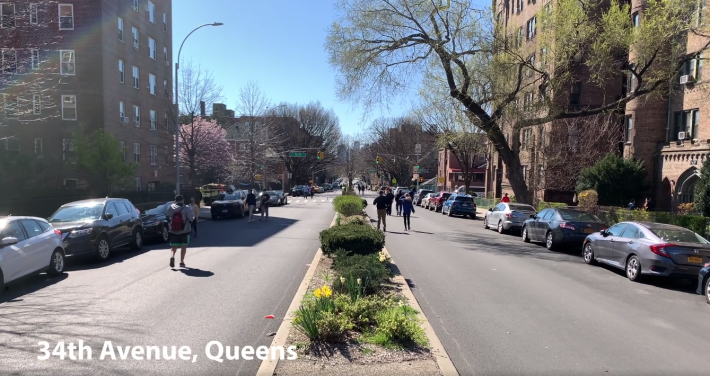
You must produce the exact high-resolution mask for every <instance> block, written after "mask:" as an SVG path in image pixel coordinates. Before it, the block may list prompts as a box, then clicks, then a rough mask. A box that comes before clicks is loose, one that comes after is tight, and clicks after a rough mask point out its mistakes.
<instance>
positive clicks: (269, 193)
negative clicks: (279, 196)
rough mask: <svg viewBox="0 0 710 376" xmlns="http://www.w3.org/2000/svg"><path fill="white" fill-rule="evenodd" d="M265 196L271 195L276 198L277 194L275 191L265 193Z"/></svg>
mask: <svg viewBox="0 0 710 376" xmlns="http://www.w3.org/2000/svg"><path fill="white" fill-rule="evenodd" d="M263 194H265V195H269V196H276V192H274V191H265V192H264V193H263Z"/></svg>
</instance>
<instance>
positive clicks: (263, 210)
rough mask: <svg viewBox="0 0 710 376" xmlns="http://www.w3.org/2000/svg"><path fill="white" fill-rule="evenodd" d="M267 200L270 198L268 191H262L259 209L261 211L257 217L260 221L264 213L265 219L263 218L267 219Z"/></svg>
mask: <svg viewBox="0 0 710 376" xmlns="http://www.w3.org/2000/svg"><path fill="white" fill-rule="evenodd" d="M269 200H271V196H269V194H268V193H266V192H264V193H262V194H261V209H260V210H259V211H260V212H261V218H259V220H260V221H261V219H262V218H264V215H266V219H264V220H265V221H268V220H269Z"/></svg>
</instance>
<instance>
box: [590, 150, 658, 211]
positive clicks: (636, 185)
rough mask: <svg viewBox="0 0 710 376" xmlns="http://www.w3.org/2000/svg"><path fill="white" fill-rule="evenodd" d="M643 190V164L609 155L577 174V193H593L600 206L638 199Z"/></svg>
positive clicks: (644, 170) (644, 181) (616, 155)
mask: <svg viewBox="0 0 710 376" xmlns="http://www.w3.org/2000/svg"><path fill="white" fill-rule="evenodd" d="M645 187H646V169H645V167H644V163H643V161H640V160H636V159H626V158H624V157H622V156H620V155H618V154H616V153H611V154H608V155H607V156H605V157H604V158H603V159H601V160H600V161H598V162H597V163H595V164H594V165H593V166H590V167H586V168H583V169H582V170H581V171H580V172H579V177H578V178H577V189H576V191H577V192H582V191H585V190H588V189H593V190H595V191H596V192H597V193H598V194H599V204H600V205H624V204H625V203H627V202H628V200H629V199H631V198H634V197H638V195H639V194H640V193H641V192H642V191H643V190H644V188H645Z"/></svg>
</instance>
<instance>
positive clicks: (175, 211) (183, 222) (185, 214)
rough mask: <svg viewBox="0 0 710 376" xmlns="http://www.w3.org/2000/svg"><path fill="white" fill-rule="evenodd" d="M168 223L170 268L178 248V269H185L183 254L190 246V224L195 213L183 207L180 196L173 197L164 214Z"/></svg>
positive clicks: (187, 207) (183, 203) (172, 265)
mask: <svg viewBox="0 0 710 376" xmlns="http://www.w3.org/2000/svg"><path fill="white" fill-rule="evenodd" d="M166 216H167V217H168V220H169V221H170V231H169V233H170V246H171V247H172V249H171V251H172V254H171V256H170V267H171V268H174V267H175V252H177V249H178V247H180V248H181V250H180V251H181V252H180V267H181V268H184V267H185V254H186V253H187V245H188V244H190V233H191V232H192V229H191V226H190V225H191V223H192V221H193V220H194V219H195V212H194V211H193V210H192V209H191V208H190V207H189V206H187V205H185V198H184V197H182V196H181V195H177V196H175V202H174V203H173V204H172V205H170V208H168V212H167V213H166Z"/></svg>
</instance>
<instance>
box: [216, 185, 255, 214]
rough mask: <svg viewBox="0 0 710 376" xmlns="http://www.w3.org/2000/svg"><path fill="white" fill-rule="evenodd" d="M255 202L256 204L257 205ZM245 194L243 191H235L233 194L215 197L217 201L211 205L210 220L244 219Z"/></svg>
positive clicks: (245, 207)
mask: <svg viewBox="0 0 710 376" xmlns="http://www.w3.org/2000/svg"><path fill="white" fill-rule="evenodd" d="M258 201H259V200H257V204H258ZM247 210H248V209H247V206H246V193H245V192H244V191H236V192H233V193H222V194H220V195H219V196H217V199H216V200H215V201H214V202H213V203H212V207H211V208H210V214H211V215H212V219H213V220H216V219H220V218H224V217H237V218H244V213H245V212H246V211H247Z"/></svg>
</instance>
